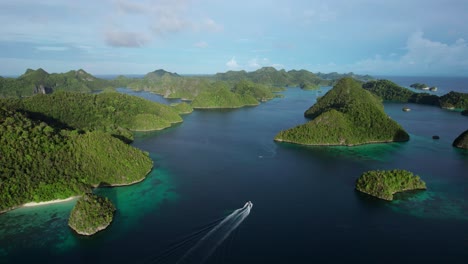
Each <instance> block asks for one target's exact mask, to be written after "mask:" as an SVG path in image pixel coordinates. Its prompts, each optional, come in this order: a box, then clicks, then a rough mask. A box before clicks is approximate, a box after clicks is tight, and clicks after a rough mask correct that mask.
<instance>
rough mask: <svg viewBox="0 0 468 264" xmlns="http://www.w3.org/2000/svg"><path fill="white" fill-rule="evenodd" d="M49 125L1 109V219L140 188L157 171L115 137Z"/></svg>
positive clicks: (29, 115)
mask: <svg viewBox="0 0 468 264" xmlns="http://www.w3.org/2000/svg"><path fill="white" fill-rule="evenodd" d="M83 114H84V113H83ZM47 120H48V118H46V117H44V116H43V115H37V114H32V113H28V112H25V111H21V110H16V109H7V108H5V107H0V135H2V136H1V137H0V153H2V156H1V158H0V175H1V176H2V177H1V179H0V180H1V181H0V182H1V184H0V213H1V212H6V211H9V210H12V209H15V208H17V207H20V206H21V205H24V204H27V203H30V202H36V203H39V202H47V201H54V200H63V199H66V198H69V197H73V196H79V195H82V194H84V193H86V192H90V191H91V190H92V188H95V187H98V186H102V185H106V186H114V185H115V186H120V185H128V184H134V183H137V182H140V181H142V180H144V179H145V177H146V175H147V174H148V173H149V172H150V171H151V169H152V167H153V161H152V160H151V158H150V157H149V154H148V153H147V152H143V151H141V150H139V149H137V148H134V147H132V146H130V145H128V144H126V143H125V142H124V141H122V140H120V139H118V138H116V137H114V136H112V135H111V134H109V133H106V132H104V131H99V130H94V131H93V130H88V131H83V130H76V129H70V128H68V129H65V128H63V127H62V126H60V125H59V122H57V121H55V122H50V123H48V122H47Z"/></svg>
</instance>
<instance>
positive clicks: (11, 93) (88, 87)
mask: <svg viewBox="0 0 468 264" xmlns="http://www.w3.org/2000/svg"><path fill="white" fill-rule="evenodd" d="M114 85H115V84H114V82H113V81H108V80H104V79H99V78H96V77H94V76H92V75H91V74H89V73H87V72H85V71H84V70H81V69H80V70H77V71H69V72H66V73H52V74H49V73H47V72H46V71H44V70H43V69H37V70H31V69H28V70H26V72H25V73H24V74H23V75H21V76H19V77H18V78H0V97H25V96H31V95H33V94H36V93H52V92H54V91H61V90H62V91H63V90H64V91H73V92H92V91H98V90H103V89H105V88H107V87H114Z"/></svg>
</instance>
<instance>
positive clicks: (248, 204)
mask: <svg viewBox="0 0 468 264" xmlns="http://www.w3.org/2000/svg"><path fill="white" fill-rule="evenodd" d="M252 206H253V203H252V202H251V201H248V202H246V203H245V205H244V207H242V208H247V207H249V208H252Z"/></svg>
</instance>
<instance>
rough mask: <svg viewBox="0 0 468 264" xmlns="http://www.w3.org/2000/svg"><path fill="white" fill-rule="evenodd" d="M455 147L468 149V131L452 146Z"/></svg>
mask: <svg viewBox="0 0 468 264" xmlns="http://www.w3.org/2000/svg"><path fill="white" fill-rule="evenodd" d="M452 145H453V146H454V147H457V148H461V149H468V130H465V132H463V133H461V134H460V135H459V136H458V137H457V138H456V139H455V140H454V141H453V144H452Z"/></svg>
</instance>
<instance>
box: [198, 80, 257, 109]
mask: <svg viewBox="0 0 468 264" xmlns="http://www.w3.org/2000/svg"><path fill="white" fill-rule="evenodd" d="M258 104H259V102H258V101H257V100H256V99H255V98H254V97H253V96H252V95H251V94H248V93H245V94H239V93H235V92H232V91H231V90H230V89H229V87H228V86H227V85H226V84H225V83H223V82H218V83H216V84H214V85H213V87H212V88H211V89H209V90H204V91H202V92H201V93H200V94H199V95H198V96H197V97H196V98H195V99H194V100H193V101H192V107H193V108H194V109H200V108H202V109H203V108H204V109H209V108H239V107H243V106H254V105H258Z"/></svg>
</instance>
